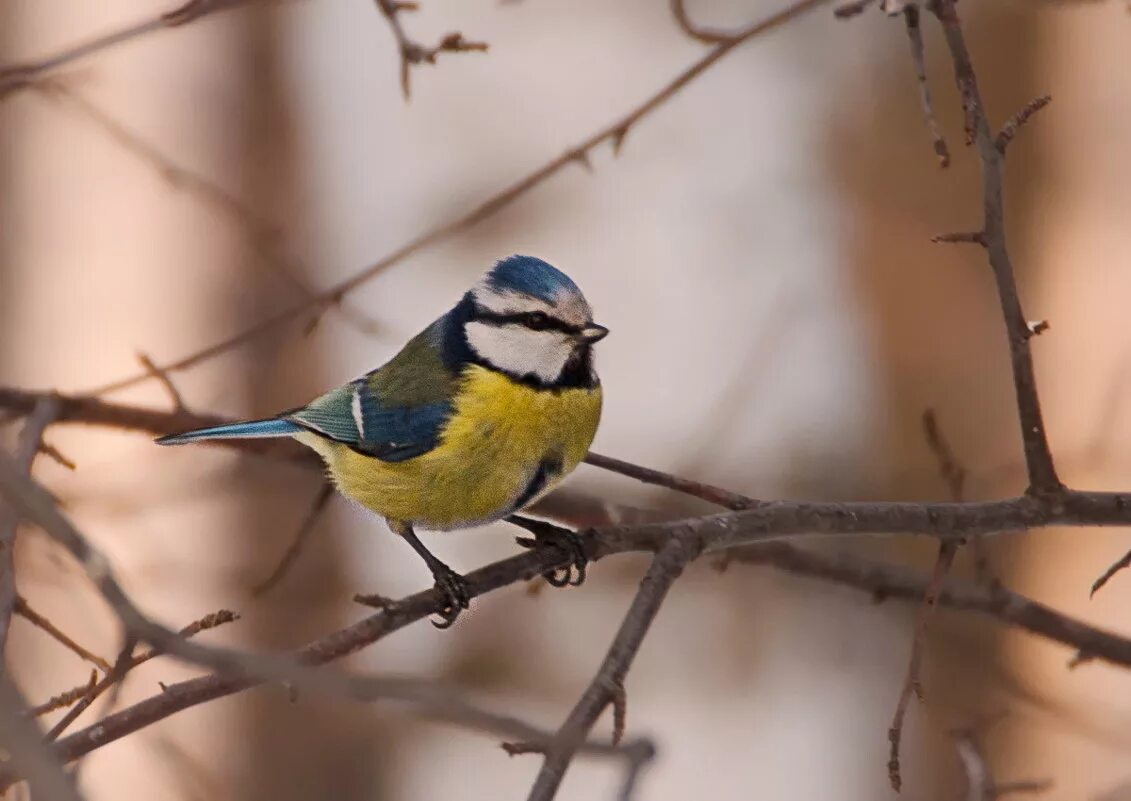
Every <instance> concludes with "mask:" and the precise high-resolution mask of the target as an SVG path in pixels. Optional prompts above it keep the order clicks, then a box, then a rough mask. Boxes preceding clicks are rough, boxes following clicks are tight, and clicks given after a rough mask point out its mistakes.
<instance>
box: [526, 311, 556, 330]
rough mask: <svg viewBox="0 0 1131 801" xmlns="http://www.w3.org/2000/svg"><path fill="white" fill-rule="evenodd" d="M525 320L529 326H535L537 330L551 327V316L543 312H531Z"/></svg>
mask: <svg viewBox="0 0 1131 801" xmlns="http://www.w3.org/2000/svg"><path fill="white" fill-rule="evenodd" d="M523 322H524V323H525V324H526V327H527V328H533V329H534V330H535V331H542V330H544V329H546V328H549V327H550V318H549V317H547V316H546V315H545V314H543V313H542V312H530V313H529V314H527V315H526V318H525V319H524V320H523Z"/></svg>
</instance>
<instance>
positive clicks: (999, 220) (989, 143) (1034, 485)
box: [930, 0, 1063, 495]
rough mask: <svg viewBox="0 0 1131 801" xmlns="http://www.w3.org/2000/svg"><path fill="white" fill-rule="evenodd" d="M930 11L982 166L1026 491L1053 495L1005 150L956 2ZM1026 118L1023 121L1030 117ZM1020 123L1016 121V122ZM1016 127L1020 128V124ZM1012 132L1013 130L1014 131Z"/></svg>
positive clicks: (986, 235) (985, 229) (935, 4)
mask: <svg viewBox="0 0 1131 801" xmlns="http://www.w3.org/2000/svg"><path fill="white" fill-rule="evenodd" d="M930 10H931V11H933V12H934V14H935V16H936V17H937V18H938V20H939V23H940V24H941V25H942V28H943V35H944V37H945V39H946V43H947V47H948V48H949V50H950V55H951V59H952V61H953V62H954V77H955V81H956V82H957V84H958V91H959V94H960V95H961V97H962V107H963V109H964V111H965V113H966V135H967V139H968V141H972V142H973V143H974V144H975V145H976V146H977V150H978V160H979V162H980V163H981V170H982V206H983V208H982V230H981V242H980V243H979V244H981V245H982V246H983V247H985V249H986V251H987V253H988V256H989V261H990V267H991V268H992V269H993V273H994V279H995V281H996V282H997V291H998V299H999V300H1000V302H1001V311H1002V315H1003V317H1004V319H1005V328H1006V334H1007V336H1008V338H1009V354H1010V360H1011V362H1012V367H1013V384H1014V389H1015V392H1016V400H1017V411H1018V417H1019V422H1020V425H1021V441H1022V443H1023V445H1024V450H1025V464H1026V466H1027V467H1028V470H1029V487H1028V490H1027V492H1028V493H1029V494H1031V495H1043V494H1055V493H1057V492H1058V491H1059V490H1060V489H1062V487H1063V485H1062V484H1061V482H1060V479H1059V478H1058V476H1057V473H1056V468H1055V466H1054V465H1053V458H1052V452H1051V451H1050V450H1049V443H1048V437H1047V435H1046V434H1045V424H1044V420H1043V419H1042V417H1041V404H1040V399H1039V396H1038V394H1037V379H1036V376H1035V375H1034V372H1033V356H1032V353H1031V351H1030V348H1029V340H1030V336H1031V334H1030V331H1029V327H1028V324H1027V322H1026V317H1025V314H1024V312H1023V311H1022V309H1021V300H1020V298H1019V296H1018V294H1017V282H1016V280H1015V278H1014V270H1013V261H1012V259H1011V258H1010V255H1009V250H1008V248H1007V246H1006V233H1005V199H1004V194H1003V185H1002V171H1003V168H1004V159H1005V154H1004V145H1003V147H1002V148H1001V149H999V148H998V140H997V137H995V135H994V133H993V130H992V129H991V127H990V121H989V118H988V117H987V116H986V110H985V106H984V105H983V104H982V96H981V92H980V91H979V89H978V79H977V77H976V76H975V74H974V65H973V62H972V61H971V59H970V51H969V50H968V48H967V46H966V37H965V36H964V34H963V32H962V25H961V23H960V21H959V19H958V10H957V8H956V7H955V0H932V3H931V5H930ZM1034 110H1035V109H1034ZM1031 114H1032V112H1030V115H1031ZM1024 118H1025V119H1027V118H1028V115H1025V117H1024ZM1021 119H1022V118H1021V117H1019V120H1021ZM1017 125H1020V122H1018V123H1017ZM1016 127H1017V126H1016V125H1015V126H1014V129H1016ZM1011 136H1012V133H1011V134H1010V135H1009V137H1006V139H1005V140H1004V141H1006V142H1008V139H1009V138H1010V137H1011Z"/></svg>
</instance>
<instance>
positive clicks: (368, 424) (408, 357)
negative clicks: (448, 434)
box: [285, 321, 458, 462]
mask: <svg viewBox="0 0 1131 801" xmlns="http://www.w3.org/2000/svg"><path fill="white" fill-rule="evenodd" d="M440 332H441V324H440V322H439V321H438V322H437V323H434V324H433V325H432V326H430V327H429V328H427V329H425V330H424V332H422V333H421V334H420V335H419V336H417V337H416V338H414V339H412V340H411V341H410V342H409V343H408V344H407V345H405V347H404V349H403V350H401V352H400V353H398V354H397V355H396V356H394V357H393V359H392V360H391V361H389V362H388V363H387V364H386V365H385V366H383V367H381V368H379V369H377V370H374V371H373V372H371V373H368V374H367V375H364V376H362V377H361V378H358V379H357V380H356V381H351V382H350V383H348V384H346V385H345V386H342V387H338V388H337V389H335V390H332V391H330V392H328V393H326V394H325V395H323V396H322V397H320V398H316V399H315V400H314V401H312V402H311V403H310V404H308V405H307V406H304V407H303V408H301V409H295V410H294V411H292V412H289V413H288V414H287V415H285V417H286V419H288V420H292V421H293V422H295V423H297V424H298V425H301V426H303V427H304V428H307V429H309V430H311V431H313V432H315V433H317V434H320V435H322V436H324V437H328V438H330V439H333V440H336V441H338V442H342V443H344V444H346V445H348V446H349V447H351V448H353V449H354V450H356V451H359V452H361V453H364V454H366V455H369V456H374V457H376V458H378V459H381V460H383V461H386V462H400V461H404V460H406V459H412V458H414V457H416V456H420V455H421V454H424V453H427V452H428V451H430V450H432V449H433V448H435V447H436V446H437V445H438V444H439V441H440V433H441V431H442V430H443V428H444V424H445V423H446V422H447V420H448V418H449V417H450V416H451V412H452V408H453V407H452V400H453V397H454V395H455V393H456V391H457V388H458V376H457V375H456V373H454V372H453V371H452V369H451V368H450V367H448V365H446V364H445V362H444V359H443V357H442V354H441V351H440V348H441V340H440Z"/></svg>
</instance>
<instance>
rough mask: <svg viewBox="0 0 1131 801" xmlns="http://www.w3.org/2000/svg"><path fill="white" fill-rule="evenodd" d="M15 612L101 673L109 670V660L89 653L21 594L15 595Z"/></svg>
mask: <svg viewBox="0 0 1131 801" xmlns="http://www.w3.org/2000/svg"><path fill="white" fill-rule="evenodd" d="M15 612H16V614H17V615H19V616H20V617H22V618H23V619H24V620H26V621H27V622H28V623H31V625H33V626H35V627H36V628H38V629H42V630H43V631H44V632H45V633H46V634H47V635H48V636H49V637H51V638H52V639H54V640H55V641H56V642H58V643H59V644H60V645H62V646H63V647H64V648H66V649H68V650H70V651H72V652H74V653H75V654H76V655H77V656H78V658H79V659H82V660H85V661H87V662H90V663H91V664H92V665H95V666H96V667H98V668H99V669H100V670H102V672H103V673H109V672H110V663H109V662H107V661H106V660H105V659H103V658H102V657H100V656H98V655H97V654H94V653H91V652H90V651H88V650H87V649H86V648H83V647H82V646H81V645H79V644H78V643H77V642H75V641H74V640H72V639H71V638H70V637H68V636H67V635H66V634H65V633H64V632H63V631H61V630H60V629H59V627H58V626H56V625H55V624H54V623H52V622H51V621H50V620H48V619H47V618H45V617H44V616H43V615H41V614H39V613H38V612H36V611H35V610H34V609H32V608H31V607H30V606H29V605H28V602H27V599H26V598H24V597H23V596H20V595H17V596H16V605H15Z"/></svg>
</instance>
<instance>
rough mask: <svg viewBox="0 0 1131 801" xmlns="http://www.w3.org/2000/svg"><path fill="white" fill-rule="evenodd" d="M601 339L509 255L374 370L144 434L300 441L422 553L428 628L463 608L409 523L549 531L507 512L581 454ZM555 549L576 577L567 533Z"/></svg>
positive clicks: (463, 592)
mask: <svg viewBox="0 0 1131 801" xmlns="http://www.w3.org/2000/svg"><path fill="white" fill-rule="evenodd" d="M608 333H609V330H608V329H607V328H605V327H604V326H602V325H598V324H597V323H595V322H594V321H593V312H592V309H591V308H590V306H589V303H588V301H587V300H586V299H585V296H584V295H583V294H582V292H581V290H580V289H579V288H578V286H577V284H575V283H574V282H573V280H572V279H571V278H570V277H569V276H567V275H566V274H565V273H564V272H562V271H561V270H558V269H557V268H556V267H554V266H552V265H551V264H549V263H548V262H545V261H543V260H542V259H538V258H535V257H533V256H524V255H514V256H510V257H508V258H504V259H501V260H499V261H498V262H496V263H495V265H494V266H493V267H492V269H490V270H489V271H488V272H487V273H486V274H485V275H484V276H483V277H482V278H481V279H480V280H479V281H478V282H476V283H475V284H474V285H473V286H472V287H471V289H469V290H468V291H467V292H466V293H465V294H464V295H463V296H462V297H461V298H460V300H459V301H458V302H457V303H456V304H455V306H454V307H452V308H451V309H450V310H449V311H448V312H447V313H446V314H444V315H443V316H441V317H440V318H439V319H437V320H435V321H434V322H432V323H431V324H430V325H429V326H427V327H426V328H425V329H424V330H423V331H421V332H420V333H419V334H417V335H416V336H415V337H413V338H412V339H411V340H409V341H408V343H407V344H405V345H404V347H403V348H402V349H401V350H400V352H398V353H397V354H396V355H395V356H393V358H392V359H390V360H389V361H388V362H386V363H385V364H384V365H383V366H381V367H378V368H377V369H375V370H373V371H371V372H369V373H366V374H365V375H363V376H361V377H359V378H357V379H355V380H353V381H350V382H349V383H347V384H344V385H342V386H340V387H338V388H336V389H333V390H330V391H329V392H327V393H326V394H324V395H321V396H319V397H317V398H315V399H314V400H312V401H311V402H310V403H308V404H307V405H305V406H300V407H298V408H294V409H290V410H288V411H284V412H281V413H279V414H277V415H275V416H273V417H268V418H264V419H257V420H248V421H244V422H238V423H230V424H226V425H218V426H213V427H209V428H201V429H196V430H192V431H187V432H184V433H180V434H172V435H169V436H164V437H161V438H159V439H158V440H157V442H158V443H159V444H161V445H180V444H185V443H191V442H200V441H206V440H218V439H240V438H261V437H290V438H293V439H295V440H297V441H298V442H300V443H301V444H303V445H305V446H307V447H309V448H311V449H312V450H313V451H315V452H316V453H317V454H318V455H319V456H320V457H321V458H322V460H323V461H324V463H325V466H326V470H327V473H328V475H329V478H330V479H331V481H332V482H333V484H334V485H335V486H336V488H337V490H338V491H339V492H340V493H341V494H343V495H345V496H346V497H347V498H350V499H351V500H353V501H355V502H357V503H359V504H361V505H362V506H364V507H366V508H368V509H369V510H371V511H373V512H375V513H376V514H377V515H379V516H381V517H383V518H384V519H385V521H386V523H387V524H388V526H389V528H390V530H392V531H393V532H394V533H395V534H398V535H399V536H400V537H401V538H403V539H404V540H405V541H407V542H408V544H409V545H411V546H412V548H413V550H415V551H416V553H417V554H419V556H420V557H421V558H422V559H423V560H424V562H425V564H426V565H427V566H428V569H429V570H430V571H431V573H432V577H433V580H434V586H435V588H436V590H438V591H439V593H440V595H441V598H442V599H443V604H442V607H441V609H440V611H439V613H438V614H439V617H440V621H439V622H436V621H433V623H434V624H435V625H437V626H438V627H439V628H447V627H449V626H451V625H452V623H454V622H455V620H456V618H457V617H458V616H459V614H460V610H461V609H466V608H468V605H469V592H468V586H467V581H466V579H465V578H464V577H463V576H462V575H460V574H459V573H457V572H456V571H454V570H453V569H452V568H450V567H448V565H446V564H445V563H444V562H442V561H440V559H438V558H437V557H436V556H435V555H433V554H432V552H431V551H429V550H428V548H427V547H425V545H424V544H423V543H422V542H421V541H420V539H419V538H418V537H417V535H416V530H417V529H418V528H419V529H426V530H434V531H453V530H458V529H462V528H468V527H472V526H479V525H485V524H487V523H491V522H494V521H497V520H501V519H507V518H509V519H511V520H512V522H516V523H518V524H519V525H524V526H525V527H527V528H529V529H530V530H531V531H534V532H535V535H536V539H537V538H538V534H539V532H540V531H542V532H543V533H547V532H549V533H552V530H553V529H556V527H549V528H547V529H539V528H538V527H536V526H535V525H531V524H533V523H537V521H531V520H529V519H525V518H519V517H516V516H515V515H516V513H517V512H519V511H520V510H522V509H524V508H525V507H527V506H530V505H531V504H533V503H534V502H535V501H537V500H538V499H539V498H541V497H543V496H544V495H546V494H547V493H548V492H549V491H550V490H552V489H553V488H554V487H555V486H557V485H558V484H559V483H560V482H561V480H562V479H563V478H565V476H566V475H568V474H569V473H570V472H572V471H573V469H574V468H575V467H577V465H578V464H579V463H580V462H581V460H582V459H583V458H584V457H585V454H586V453H587V452H588V449H589V445H590V444H591V443H592V441H593V438H594V436H595V435H596V432H597V426H598V423H599V421H600V416H601V404H602V388H601V382H600V380H599V379H598V377H597V372H596V369H595V367H594V356H593V345H594V344H595V343H597V342H598V341H600V340H602V339H604V338H605V336H606V335H607V334H608ZM557 531H558V532H559V533H560V532H561V531H562V530H561V529H557ZM520 542H522V541H521V540H520ZM529 542H530V541H529V540H527V541H525V543H524V544H528V543H529ZM558 544H559V545H561V546H562V547H565V548H567V549H569V550H570V552H571V553H572V554H574V555H575V558H574V563H575V565H576V566H577V567H578V569H579V571H583V569H584V555H583V551H582V550H581V549H580V543H579V541H573V542H567V543H562V542H558ZM579 560H580V561H579ZM568 574H569V572H568V570H567V575H568ZM581 576H582V577H583V573H582V574H581Z"/></svg>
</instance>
